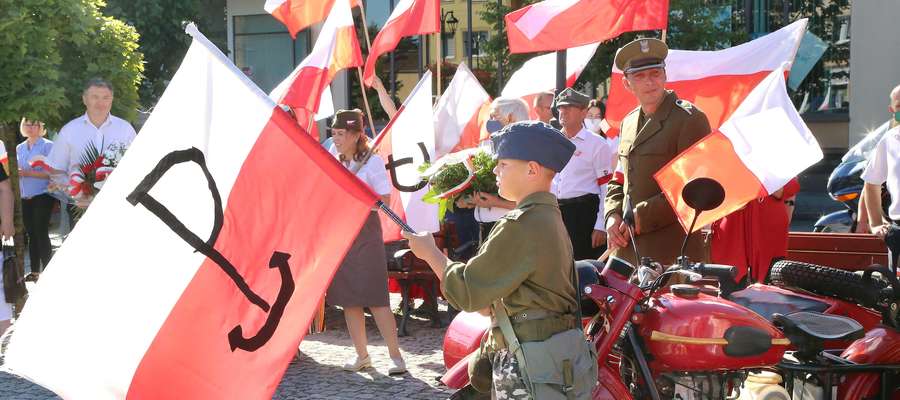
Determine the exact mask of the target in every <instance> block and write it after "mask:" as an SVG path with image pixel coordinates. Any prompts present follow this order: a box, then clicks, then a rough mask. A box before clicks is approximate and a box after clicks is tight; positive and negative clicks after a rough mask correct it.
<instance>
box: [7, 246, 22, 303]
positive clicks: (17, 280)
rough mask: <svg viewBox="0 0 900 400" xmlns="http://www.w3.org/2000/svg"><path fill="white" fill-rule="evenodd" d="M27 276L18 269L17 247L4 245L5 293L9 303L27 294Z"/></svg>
mask: <svg viewBox="0 0 900 400" xmlns="http://www.w3.org/2000/svg"><path fill="white" fill-rule="evenodd" d="M25 293H26V289H25V276H24V275H22V274H19V271H18V270H17V269H16V248H15V247H13V246H7V245H4V246H3V295H4V297H5V299H4V300H5V301H6V302H7V303H10V304H12V303H15V302H16V301H17V300H18V299H21V298H22V297H24V296H25Z"/></svg>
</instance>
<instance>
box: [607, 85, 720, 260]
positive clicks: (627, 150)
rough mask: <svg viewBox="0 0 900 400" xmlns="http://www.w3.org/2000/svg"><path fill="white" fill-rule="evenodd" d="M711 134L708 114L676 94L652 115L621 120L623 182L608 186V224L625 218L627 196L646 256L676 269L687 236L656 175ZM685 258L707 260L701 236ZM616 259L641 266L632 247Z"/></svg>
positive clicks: (638, 113) (636, 114) (620, 251)
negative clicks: (614, 218)
mask: <svg viewBox="0 0 900 400" xmlns="http://www.w3.org/2000/svg"><path fill="white" fill-rule="evenodd" d="M709 132H710V127H709V120H707V118H706V114H704V113H703V111H701V110H700V109H698V108H697V107H696V106H695V105H693V104H691V103H689V102H687V101H684V100H678V98H677V96H676V95H675V93H674V92H672V91H668V92H667V93H666V95H665V98H664V99H663V102H662V104H660V106H659V108H658V109H657V110H656V112H654V113H653V114H651V115H649V116H647V115H644V113H643V111H641V109H640V108H637V109H635V110H634V111H632V112H631V113H630V114H628V115H627V116H625V119H624V120H623V121H622V129H621V140H620V142H619V150H618V159H619V165H620V166H621V171H622V172H623V174H624V183H619V182H610V183H609V186H608V191H607V195H606V204H605V205H606V219H608V218H609V216H610V215H611V214H618V215H620V216H621V215H623V209H622V207H623V202H624V198H625V194H626V193H627V194H628V195H629V197H630V199H631V204H632V207H634V212H635V216H636V219H637V224H638V231H639V232H640V234H639V235H638V236H637V237H636V242H637V246H638V251H639V252H640V255H641V257H650V258H653V259H654V260H655V261H658V262H661V263H664V264H671V263H673V262H674V261H675V259H676V258H677V256H678V255H679V253H680V250H681V244H682V241H683V240H684V238H685V232H684V229H683V228H682V227H681V224H679V223H678V220H677V218H676V216H675V211H674V210H673V209H672V207H671V206H670V205H669V202H668V200H666V197H665V195H664V194H663V193H662V190H660V188H659V185H658V184H657V183H656V180H655V179H654V178H653V175H654V174H656V172H658V171H659V170H660V169H662V168H663V167H664V166H666V165H667V164H668V163H669V162H670V161H671V160H672V159H674V158H675V157H677V156H678V155H679V154H681V153H682V152H683V151H684V150H686V149H687V148H688V147H690V146H692V145H693V144H694V143H696V142H697V141H699V140H700V139H701V138H703V137H704V136H706V135H707V134H709ZM686 254H687V255H688V256H689V257H690V258H691V259H692V260H694V261H703V260H704V259H705V258H706V251H705V247H704V244H703V240H702V238H701V237H700V234H699V233H695V234H694V235H692V237H691V239H690V241H689V242H688V249H687V252H686ZM613 255H614V256H618V257H620V258H623V259H626V260H629V261H630V262H632V263H636V262H637V261H638V260H636V259H635V255H634V252H633V250H632V248H631V246H629V247H627V248H621V249H616V250H615V251H614V252H613Z"/></svg>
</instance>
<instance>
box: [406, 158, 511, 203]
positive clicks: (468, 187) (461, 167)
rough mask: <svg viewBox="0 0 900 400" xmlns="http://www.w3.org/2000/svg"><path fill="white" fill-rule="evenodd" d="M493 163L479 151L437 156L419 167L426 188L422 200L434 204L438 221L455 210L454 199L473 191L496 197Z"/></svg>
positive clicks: (494, 162) (471, 193) (491, 159)
mask: <svg viewBox="0 0 900 400" xmlns="http://www.w3.org/2000/svg"><path fill="white" fill-rule="evenodd" d="M496 166H497V161H496V160H494V158H493V156H492V155H491V154H489V153H487V152H486V151H484V150H483V149H468V150H463V151H459V152H456V153H451V154H447V155H446V156H444V157H441V158H440V159H439V160H437V161H436V162H435V163H434V164H428V163H426V164H424V165H422V167H421V168H420V171H421V173H422V177H423V178H425V179H427V180H428V183H429V184H430V185H431V187H430V189H429V190H428V192H427V193H425V196H423V197H422V201H424V202H426V203H429V204H437V205H438V219H441V220H443V219H444V215H446V213H447V211H453V210H454V209H455V204H456V200H457V199H459V198H460V197H465V196H471V195H473V194H474V193H475V192H484V193H491V194H497V177H496V176H495V175H494V167H496Z"/></svg>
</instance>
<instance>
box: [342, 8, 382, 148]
mask: <svg viewBox="0 0 900 400" xmlns="http://www.w3.org/2000/svg"><path fill="white" fill-rule="evenodd" d="M348 1H349V0H348ZM359 14H360V16H361V17H362V26H363V35H364V36H365V37H366V51H367V52H371V51H372V43H371V42H369V24H368V23H367V22H366V10H365V8H363V2H361V1H360V2H359ZM367 56H368V54H367ZM356 71H357V72H358V73H359V74H358V75H359V91H360V92H362V97H363V104H364V105H365V106H366V115H367V116H368V117H369V129H371V130H372V137H375V135H377V133H376V132H375V120H374V119H372V109H371V108H369V96H367V95H366V84H365V82H363V70H362V67H356ZM369 153H370V154H371V152H369Z"/></svg>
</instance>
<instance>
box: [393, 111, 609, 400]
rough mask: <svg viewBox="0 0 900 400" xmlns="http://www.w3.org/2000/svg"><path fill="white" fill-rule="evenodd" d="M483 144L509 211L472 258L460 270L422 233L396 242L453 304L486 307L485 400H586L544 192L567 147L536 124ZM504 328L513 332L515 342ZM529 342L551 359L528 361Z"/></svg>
mask: <svg viewBox="0 0 900 400" xmlns="http://www.w3.org/2000/svg"><path fill="white" fill-rule="evenodd" d="M492 139H493V143H494V146H495V157H496V158H497V159H498V162H497V167H496V168H495V170H494V172H495V173H496V174H497V180H498V186H499V189H500V196H502V197H503V198H505V199H507V200H510V201H513V202H515V203H516V208H515V209H513V210H511V211H509V212H508V213H507V214H506V215H505V216H504V217H503V218H501V219H500V221H498V222H497V224H496V225H495V226H494V228H493V229H492V230H491V233H490V235H489V236H488V238H487V240H486V242H485V243H484V245H483V246H482V247H481V249H480V250H479V253H478V255H476V256H475V257H474V258H472V259H471V260H469V262H468V263H465V264H464V263H460V262H452V261H450V260H449V259H447V257H446V256H445V255H444V254H443V253H442V252H441V251H440V250H438V248H437V247H436V246H435V244H434V239H433V237H432V236H431V234H428V233H425V234H410V233H404V237H405V238H406V239H409V247H410V249H412V251H413V252H414V253H415V255H416V256H417V257H419V258H421V259H422V260H424V261H426V262H427V263H428V265H430V266H431V268H432V270H434V272H435V274H436V275H437V276H438V277H439V278H440V280H441V289H442V291H443V293H444V296H445V297H446V299H447V301H448V302H450V304H451V305H452V306H453V307H456V308H458V309H461V310H465V311H478V310H481V309H484V308H487V307H492V313H493V318H492V320H493V321H494V325H493V326H494V328H493V329H492V330H491V334H490V338H489V340H488V341H487V343H486V346H487V347H486V348H484V349H483V351H482V353H483V354H488V355H489V356H488V358H489V359H490V362H491V369H492V370H493V383H492V387H491V388H490V389H491V392H492V396H493V397H494V398H502V399H531V398H539V399H542V400H543V399H570V400H571V399H582V398H589V396H590V391H591V389H592V388H593V387H594V384H595V382H596V379H597V371H596V361H595V358H594V357H592V352H591V350H590V347H589V344H588V343H587V342H586V341H585V340H584V335H583V333H581V332H580V330H579V329H578V328H579V325H578V321H577V317H576V315H575V314H576V313H577V304H576V301H577V294H576V291H575V287H574V286H573V275H572V274H573V272H574V271H573V258H572V245H571V243H570V241H569V237H568V234H567V232H566V227H565V225H563V221H562V218H561V216H560V211H559V206H558V204H557V201H556V197H555V196H553V194H551V193H550V185H551V182H552V180H553V177H554V176H555V175H556V174H557V173H558V172H559V171H561V170H562V169H563V167H565V165H566V163H568V162H569V159H570V158H571V157H572V154H573V153H574V151H575V146H574V145H573V144H572V142H571V141H569V140H568V139H567V138H566V137H564V136H563V135H562V134H561V133H560V132H559V131H557V130H555V129H553V128H551V127H550V126H548V125H546V124H544V123H541V122H537V121H527V122H519V123H515V124H511V125H508V126H506V127H504V128H503V129H502V130H500V131H499V132H497V134H495V135H494V136H493V137H492ZM504 321H511V322H506V323H505V324H504ZM510 326H511V328H510ZM503 331H506V332H510V331H512V332H514V334H513V336H514V337H509V335H507V334H505V333H502V332H503ZM534 346H547V347H543V348H542V350H548V349H550V351H551V354H554V357H553V358H554V359H553V360H550V359H546V357H545V358H540V357H537V356H533V355H534V354H542V353H541V352H536V353H531V355H532V356H529V348H534ZM543 354H546V353H543ZM556 359H558V360H562V361H559V362H555V361H554V360H556ZM523 363H524V364H526V365H522V364H523ZM557 364H558V365H557ZM548 370H552V371H551V372H549V373H548V372H547V371H548ZM553 371H560V373H559V374H554V373H553ZM529 373H531V374H534V375H535V376H540V377H547V376H559V377H560V381H558V382H549V381H548V380H547V379H546V378H542V379H541V380H540V382H534V381H530V380H529V378H528V376H529ZM563 376H566V378H565V379H563V378H562V377H563ZM473 383H474V381H473Z"/></svg>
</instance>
